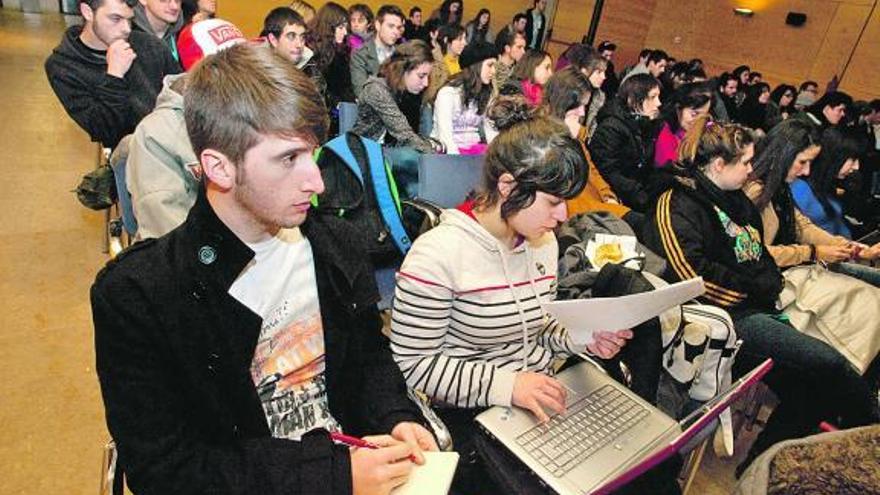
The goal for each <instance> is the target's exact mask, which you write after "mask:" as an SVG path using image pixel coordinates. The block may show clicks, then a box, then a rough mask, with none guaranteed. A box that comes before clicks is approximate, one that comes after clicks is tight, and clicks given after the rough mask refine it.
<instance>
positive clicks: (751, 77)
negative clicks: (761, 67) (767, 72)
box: [749, 70, 764, 82]
mask: <svg viewBox="0 0 880 495" xmlns="http://www.w3.org/2000/svg"><path fill="white" fill-rule="evenodd" d="M763 77H764V75H763V74H761V73H760V72H758V71H754V70H753V71H752V72H751V73H749V81H750V82H751V81H754V80H755V79H758V78H763Z"/></svg>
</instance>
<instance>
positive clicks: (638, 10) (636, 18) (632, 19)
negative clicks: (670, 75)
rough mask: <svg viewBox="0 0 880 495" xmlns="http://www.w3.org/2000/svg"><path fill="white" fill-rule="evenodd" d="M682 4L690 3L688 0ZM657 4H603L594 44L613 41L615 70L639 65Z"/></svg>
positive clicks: (611, 0) (628, 0) (648, 0)
mask: <svg viewBox="0 0 880 495" xmlns="http://www.w3.org/2000/svg"><path fill="white" fill-rule="evenodd" d="M681 1H682V3H683V4H688V5H689V4H690V3H691V0H681ZM709 1H712V0H709ZM657 3H658V1H657V0H605V6H604V8H603V9H602V19H601V20H600V21H599V29H598V31H597V32H596V43H597V44H598V43H600V42H601V41H603V40H613V41H614V42H615V43H616V44H617V52H616V53H615V54H614V65H615V66H616V67H617V69H618V70H620V69H623V68H624V67H625V66H627V65H630V64H633V63H635V62H637V61H638V59H639V52H640V51H642V48H644V47H645V36H646V35H647V33H648V29H649V27H650V26H651V23H652V20H653V18H654V15H655V11H656V6H657Z"/></svg>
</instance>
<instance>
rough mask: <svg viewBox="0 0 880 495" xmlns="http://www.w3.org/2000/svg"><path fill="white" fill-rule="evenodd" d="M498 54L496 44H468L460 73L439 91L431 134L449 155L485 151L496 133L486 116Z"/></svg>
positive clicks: (461, 60)
mask: <svg viewBox="0 0 880 495" xmlns="http://www.w3.org/2000/svg"><path fill="white" fill-rule="evenodd" d="M495 57H496V52H495V47H494V46H493V45H490V44H489V43H475V44H473V45H468V46H467V47H465V49H464V51H463V52H462V53H461V57H460V58H459V62H460V63H461V69H462V70H461V72H459V73H458V74H456V75H455V76H453V78H452V79H450V80H449V82H448V83H446V85H445V86H443V87H442V88H441V89H440V91H438V92H437V99H436V100H435V101H434V127H433V129H432V130H431V137H432V138H434V139H436V140H438V141H440V142H441V143H443V146H444V147H445V148H446V152H447V153H449V154H453V155H458V154H466V155H472V154H480V153H483V152H484V151H485V150H486V145H487V143H490V142H491V141H492V138H493V137H494V135H495V130H494V129H493V127H492V125H491V124H490V123H489V120H488V119H487V118H486V108H487V107H488V105H489V99H490V97H491V96H492V76H493V75H494V73H495Z"/></svg>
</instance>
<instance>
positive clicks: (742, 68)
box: [733, 65, 752, 80]
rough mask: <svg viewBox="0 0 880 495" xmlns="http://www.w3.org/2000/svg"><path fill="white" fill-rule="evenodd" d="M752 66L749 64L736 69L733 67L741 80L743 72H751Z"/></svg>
mask: <svg viewBox="0 0 880 495" xmlns="http://www.w3.org/2000/svg"><path fill="white" fill-rule="evenodd" d="M751 70H752V69H751V68H749V66H748V65H740V66H739V67H737V68H736V69H733V76H734V77H736V79H737V80H739V78H740V76H742V74H743V72H751Z"/></svg>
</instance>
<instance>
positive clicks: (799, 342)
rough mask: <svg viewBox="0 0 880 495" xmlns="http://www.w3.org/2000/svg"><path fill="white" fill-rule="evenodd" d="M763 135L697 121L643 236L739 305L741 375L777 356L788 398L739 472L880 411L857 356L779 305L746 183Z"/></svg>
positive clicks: (714, 293)
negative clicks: (820, 428)
mask: <svg viewBox="0 0 880 495" xmlns="http://www.w3.org/2000/svg"><path fill="white" fill-rule="evenodd" d="M754 141H755V140H754V138H753V137H752V134H751V132H750V131H749V130H748V129H746V128H744V127H742V126H739V125H734V124H729V125H725V124H718V123H715V122H713V121H711V120H710V119H709V117H707V116H703V117H700V118H699V119H698V120H697V121H696V122H694V124H693V126H692V128H691V130H690V131H689V132H688V133H686V135H685V137H684V140H683V141H682V143H681V146H680V147H679V160H678V161H677V162H676V166H675V168H674V171H675V173H676V181H675V182H674V183H673V186H672V188H671V189H670V190H668V191H666V192H665V193H663V194H662V195H661V196H660V198H659V200H658V202H657V205H656V207H655V208H654V214H653V215H651V216H650V217H649V218H650V221H649V222H650V223H649V224H648V225H647V228H646V229H645V230H644V231H643V233H642V236H641V237H640V239H641V240H642V242H644V243H645V244H646V245H647V246H648V247H649V248H651V249H653V250H654V251H655V252H657V253H660V254H662V255H664V256H665V258H666V259H667V261H668V263H669V265H668V268H667V272H666V275H665V276H666V278H667V279H668V280H669V281H671V282H676V281H679V280H686V279H691V278H695V277H702V278H703V280H704V282H705V285H706V293H705V294H704V295H703V296H702V299H703V300H705V301H706V302H708V303H710V304H714V305H717V306H721V307H723V308H724V309H725V310H727V311H728V312H729V313H730V315H731V317H732V318H733V321H734V324H735V326H736V333H737V337H738V338H739V339H741V340H742V347H741V348H740V350H739V352H738V354H737V356H736V360H735V362H734V368H733V372H734V375H735V376H741V375H743V374H745V373H747V372H748V371H749V370H750V369H751V368H753V367H755V366H756V365H758V364H759V363H761V362H762V361H764V360H765V359H766V358H768V357H770V358H772V359H773V361H774V363H773V369H772V370H771V371H770V373H769V374H768V375H767V376H766V378H765V383H766V384H767V385H768V386H769V387H770V388H771V390H773V391H774V392H775V394H776V396H777V397H778V398H779V399H780V404H779V405H778V406H777V407H776V409H775V410H774V411H773V413H772V414H771V416H770V418H769V419H768V420H767V423H766V425H765V427H764V428H763V430H762V431H761V433H760V434H759V435H758V437H757V439H756V440H755V442H754V443H753V444H752V447H751V449H750V451H749V453H748V455H747V456H746V459H745V461H743V462H742V463H741V464H740V466H739V467H738V468H737V475H739V474H740V473H741V472H742V471H743V470H744V469H745V468H746V467H748V465H749V464H750V463H751V461H752V460H754V458H755V457H756V456H758V455H759V454H761V453H762V452H763V451H765V450H766V449H767V448H769V447H770V446H771V445H773V444H775V443H777V442H779V441H782V440H787V439H791V438H798V437H802V436H805V435H808V434H810V433H812V432H814V431H816V428H817V425H818V423H819V422H820V421H823V420H826V419H828V418H838V417H840V418H842V420H843V425H845V426H846V427H852V426H860V425H864V424H869V423H871V422H874V421H876V420H877V413H876V397H875V398H873V399H872V398H871V393H870V390H869V387H868V384H867V382H866V381H865V380H863V379H862V378H861V377H860V376H859V375H858V373H856V371H855V370H854V369H853V367H852V366H851V365H850V363H849V362H848V361H847V359H846V358H845V357H844V356H843V355H842V354H841V353H839V352H837V351H836V350H835V349H833V348H832V347H831V346H829V345H827V344H825V343H824V342H822V341H820V340H818V339H816V338H813V337H811V336H808V335H806V334H804V333H801V332H800V331H798V330H796V329H795V328H794V327H793V326H792V325H791V324H790V323H788V320H787V319H786V318H785V316H784V315H782V314H781V313H780V312H779V311H778V310H777V309H776V301H777V300H778V299H779V295H780V293H781V291H782V289H783V278H782V276H781V274H780V272H779V269H778V267H777V266H776V263H775V262H774V257H773V256H771V255H770V253H768V251H767V249H766V247H765V244H764V241H765V237H764V236H763V232H762V228H761V226H762V220H761V215H760V213H759V211H758V209H757V208H756V207H755V205H754V204H752V202H751V201H750V200H749V198H748V197H747V196H746V195H745V194H744V193H743V191H742V187H743V185H744V184H745V183H746V182H747V181H748V178H749V175H750V172H751V171H752V164H751V163H752V157H753V156H754V148H755V145H754Z"/></svg>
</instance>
